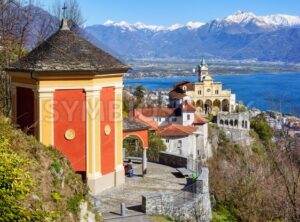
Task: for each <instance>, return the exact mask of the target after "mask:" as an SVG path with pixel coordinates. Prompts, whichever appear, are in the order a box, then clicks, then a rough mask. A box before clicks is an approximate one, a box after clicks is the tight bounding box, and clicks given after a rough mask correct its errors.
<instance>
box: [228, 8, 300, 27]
mask: <svg viewBox="0 0 300 222" xmlns="http://www.w3.org/2000/svg"><path fill="white" fill-rule="evenodd" d="M224 21H226V22H232V23H237V24H241V25H247V24H249V23H250V22H252V23H255V24H256V25H257V26H273V27H288V26H295V25H300V16H292V15H282V14H277V15H268V16H257V15H255V14H254V13H252V12H242V11H238V12H236V13H235V14H233V15H230V16H227V17H226V18H225V19H224Z"/></svg>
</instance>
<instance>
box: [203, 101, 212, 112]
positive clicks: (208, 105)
mask: <svg viewBox="0 0 300 222" xmlns="http://www.w3.org/2000/svg"><path fill="white" fill-rule="evenodd" d="M212 105H213V103H212V101H211V100H210V99H207V100H206V101H205V104H204V109H205V113H210V112H211V111H212Z"/></svg>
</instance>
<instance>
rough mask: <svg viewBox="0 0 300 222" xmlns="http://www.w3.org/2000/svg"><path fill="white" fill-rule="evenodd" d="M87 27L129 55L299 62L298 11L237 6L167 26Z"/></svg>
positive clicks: (111, 24) (100, 39)
mask: <svg viewBox="0 0 300 222" xmlns="http://www.w3.org/2000/svg"><path fill="white" fill-rule="evenodd" d="M85 30H86V32H87V33H89V34H90V35H91V36H94V37H95V39H97V41H98V44H99V42H101V43H102V44H103V45H106V46H108V47H109V48H111V49H112V50H113V51H115V52H117V53H119V54H120V55H121V56H123V57H127V58H169V57H172V58H174V57H177V58H199V57H202V56H206V57H213V58H224V59H257V60H262V61H286V62H300V54H299V53H298V52H299V51H300V17H299V16H291V15H281V14H278V15H267V16H257V15H255V14H254V13H251V12H242V11H238V12H236V13H234V14H233V15H229V16H227V17H226V18H224V19H214V20H212V21H209V22H207V23H202V22H188V23H187V24H185V25H182V24H175V25H172V26H169V27H167V26H159V25H158V26H157V25H145V24H143V23H140V22H139V23H135V24H129V23H127V22H124V21H123V22H113V21H107V22H105V23H104V24H103V25H95V26H90V27H87V28H86V29H85ZM91 41H93V40H91ZM94 44H96V45H97V43H96V42H94ZM278 45H280V46H281V47H278Z"/></svg>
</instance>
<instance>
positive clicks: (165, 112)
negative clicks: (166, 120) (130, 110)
mask: <svg viewBox="0 0 300 222" xmlns="http://www.w3.org/2000/svg"><path fill="white" fill-rule="evenodd" d="M174 111H175V109H174V108H139V109H135V112H139V113H141V114H142V115H144V116H146V117H151V116H159V117H169V116H171V115H172V114H173V113H174Z"/></svg>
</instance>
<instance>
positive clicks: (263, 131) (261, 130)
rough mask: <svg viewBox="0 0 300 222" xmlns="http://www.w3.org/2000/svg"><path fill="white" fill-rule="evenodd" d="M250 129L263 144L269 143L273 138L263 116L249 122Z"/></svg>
mask: <svg viewBox="0 0 300 222" xmlns="http://www.w3.org/2000/svg"><path fill="white" fill-rule="evenodd" d="M251 128H252V129H253V130H254V131H255V132H256V133H257V135H258V136H259V138H260V139H261V140H262V141H264V142H269V141H270V140H271V139H272V137H273V135H274V134H273V130H272V128H271V127H270V126H269V124H268V123H267V121H266V118H265V116H264V115H263V114H261V115H259V116H257V117H256V118H254V119H252V120H251Z"/></svg>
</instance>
